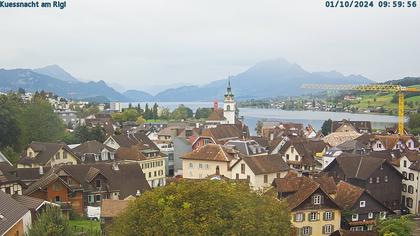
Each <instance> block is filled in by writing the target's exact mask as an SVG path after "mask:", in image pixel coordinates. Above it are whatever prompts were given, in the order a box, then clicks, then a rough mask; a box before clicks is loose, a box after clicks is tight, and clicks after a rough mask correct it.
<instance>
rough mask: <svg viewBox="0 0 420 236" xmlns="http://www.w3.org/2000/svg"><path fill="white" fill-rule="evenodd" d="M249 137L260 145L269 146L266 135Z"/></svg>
mask: <svg viewBox="0 0 420 236" xmlns="http://www.w3.org/2000/svg"><path fill="white" fill-rule="evenodd" d="M249 138H250V139H252V140H254V141H255V142H257V143H258V144H260V145H261V146H263V147H265V148H268V147H270V141H269V140H268V138H266V137H260V136H251V137H249Z"/></svg>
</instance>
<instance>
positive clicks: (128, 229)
mask: <svg viewBox="0 0 420 236" xmlns="http://www.w3.org/2000/svg"><path fill="white" fill-rule="evenodd" d="M139 232H142V234H144V235H290V219H289V212H288V210H287V205H286V204H285V202H283V201H279V200H277V199H276V198H273V197H271V196H265V195H263V196H261V195H258V194H257V193H255V192H252V191H250V189H249V186H248V184H247V183H237V182H236V183H234V182H226V181H216V180H203V181H188V180H180V181H178V182H175V183H171V184H169V185H167V186H164V187H161V188H156V189H154V190H153V191H150V192H146V193H144V194H143V195H141V196H140V197H139V198H137V199H136V200H134V201H132V202H131V203H130V204H129V206H128V207H127V210H126V211H124V212H123V213H122V214H121V215H120V216H118V217H117V218H116V219H115V221H114V224H113V225H112V226H111V228H110V235H128V236H131V235H133V236H134V235H138V233H139Z"/></svg>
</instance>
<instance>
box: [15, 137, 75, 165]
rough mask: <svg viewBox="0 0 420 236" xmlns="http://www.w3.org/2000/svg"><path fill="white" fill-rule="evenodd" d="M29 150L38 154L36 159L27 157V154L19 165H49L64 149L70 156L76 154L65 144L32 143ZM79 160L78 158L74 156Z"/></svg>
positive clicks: (20, 160) (19, 161)
mask: <svg viewBox="0 0 420 236" xmlns="http://www.w3.org/2000/svg"><path fill="white" fill-rule="evenodd" d="M28 148H31V149H32V150H33V151H34V152H37V153H38V154H37V155H36V156H35V157H27V156H26V153H25V155H24V156H22V157H21V158H20V159H19V160H18V163H21V164H31V163H38V164H41V165H45V164H47V163H48V162H49V161H50V160H51V159H52V158H53V157H54V155H55V154H56V153H57V152H58V151H59V150H60V149H62V148H63V149H64V150H66V151H67V152H69V153H70V154H74V153H73V151H72V150H71V149H70V148H69V147H68V146H67V145H66V144H65V143H47V142H35V141H34V142H32V143H30V144H29V146H28ZM74 156H75V157H76V158H77V159H78V157H77V156H76V155H74Z"/></svg>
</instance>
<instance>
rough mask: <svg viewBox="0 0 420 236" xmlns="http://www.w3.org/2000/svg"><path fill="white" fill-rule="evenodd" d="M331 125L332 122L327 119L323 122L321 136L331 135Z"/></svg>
mask: <svg viewBox="0 0 420 236" xmlns="http://www.w3.org/2000/svg"><path fill="white" fill-rule="evenodd" d="M331 125H332V120H331V119H328V120H326V121H324V123H323V124H322V127H321V132H322V134H323V135H328V134H330V133H331Z"/></svg>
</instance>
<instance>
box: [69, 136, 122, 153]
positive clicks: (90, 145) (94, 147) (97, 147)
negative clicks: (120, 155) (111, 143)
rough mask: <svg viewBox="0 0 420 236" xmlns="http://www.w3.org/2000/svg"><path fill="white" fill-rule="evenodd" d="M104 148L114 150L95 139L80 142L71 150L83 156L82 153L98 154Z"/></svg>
mask: <svg viewBox="0 0 420 236" xmlns="http://www.w3.org/2000/svg"><path fill="white" fill-rule="evenodd" d="M104 149H107V150H108V151H110V152H115V149H113V148H110V147H108V146H106V145H105V144H103V143H100V142H98V141H96V140H92V141H87V142H84V143H82V144H80V145H79V146H77V147H75V148H73V152H74V153H75V154H76V155H78V156H79V157H81V156H83V154H92V153H94V154H100V153H101V152H102V150H104Z"/></svg>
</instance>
